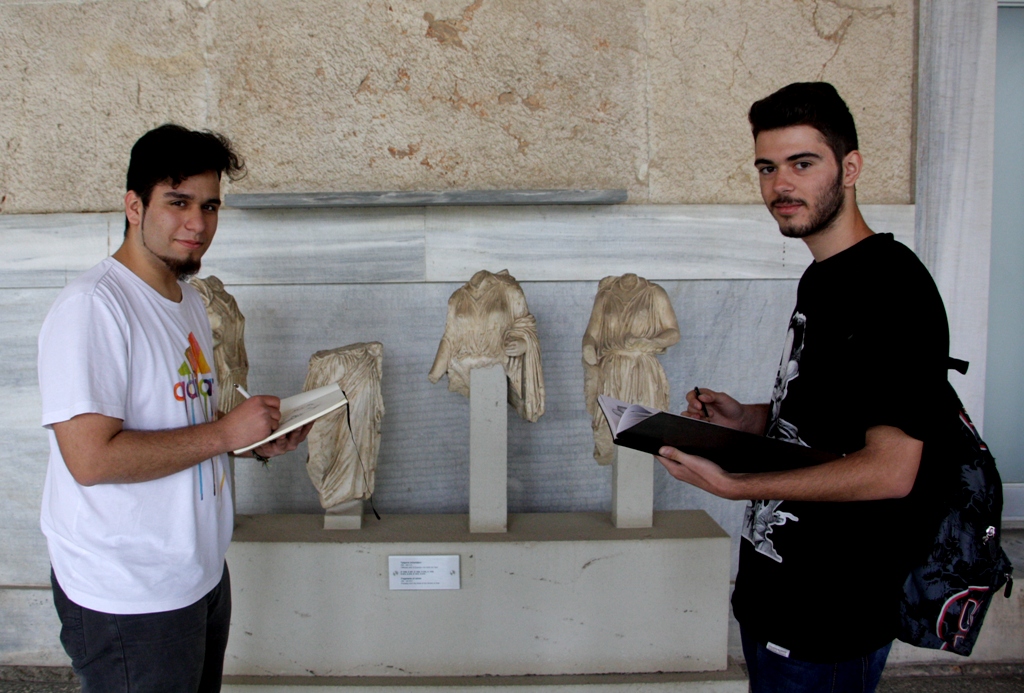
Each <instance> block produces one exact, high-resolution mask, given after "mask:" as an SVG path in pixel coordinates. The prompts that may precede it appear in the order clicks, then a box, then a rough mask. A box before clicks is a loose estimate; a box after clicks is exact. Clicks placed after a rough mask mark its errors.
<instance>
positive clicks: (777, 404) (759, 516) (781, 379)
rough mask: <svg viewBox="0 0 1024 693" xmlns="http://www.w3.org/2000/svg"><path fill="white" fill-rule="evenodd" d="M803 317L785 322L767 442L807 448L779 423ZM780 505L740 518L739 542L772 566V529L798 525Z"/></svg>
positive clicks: (796, 363) (759, 507) (758, 504)
mask: <svg viewBox="0 0 1024 693" xmlns="http://www.w3.org/2000/svg"><path fill="white" fill-rule="evenodd" d="M806 326H807V316H805V315H804V314H803V313H799V312H794V313H793V317H792V318H790V320H789V331H788V332H787V333H786V345H785V347H784V348H783V350H782V361H781V362H780V363H779V372H778V375H776V376H775V387H774V388H773V389H772V404H771V410H770V412H769V414H768V431H767V433H766V435H767V436H768V437H769V438H778V439H779V440H785V441H787V442H790V443H796V444H797V445H803V446H807V443H806V442H804V441H803V440H802V439H801V438H800V432H799V430H797V427H796V426H794V425H793V424H791V423H790V422H788V421H786V420H785V419H783V418H782V417H781V416H780V415H779V414H780V412H781V411H782V400H784V399H786V394H787V393H788V392H789V384H790V383H791V382H793V381H794V380H796V378H797V377H798V376H799V375H800V356H801V354H802V353H803V350H804V328H805V327H806ZM780 505H782V501H779V500H760V501H751V502H750V505H748V506H747V510H746V512H745V513H744V515H743V534H742V536H743V538H744V539H746V540H747V541H749V542H750V543H751V544H753V546H754V550H755V551H757V552H758V553H760V554H763V555H765V556H767V557H768V558H770V559H772V560H773V561H775V562H776V563H782V556H780V555H779V552H778V551H776V550H775V544H774V542H772V538H771V534H772V532H773V531H774V528H775V527H778V526H781V525H784V524H786V523H787V522H799V521H800V518H798V517H797V516H796V515H794V514H792V513H787V512H783V511H781V510H779V506H780Z"/></svg>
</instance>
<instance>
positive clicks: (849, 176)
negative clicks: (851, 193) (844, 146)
mask: <svg viewBox="0 0 1024 693" xmlns="http://www.w3.org/2000/svg"><path fill="white" fill-rule="evenodd" d="M863 166H864V159H863V157H861V155H860V152H859V151H858V150H856V149H854V150H853V151H852V152H849V153H848V154H847V155H846V156H844V157H843V185H844V186H845V187H847V188H852V187H853V186H854V185H856V184H857V179H858V178H860V172H861V170H862V168H863Z"/></svg>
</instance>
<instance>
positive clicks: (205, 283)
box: [189, 276, 249, 414]
mask: <svg viewBox="0 0 1024 693" xmlns="http://www.w3.org/2000/svg"><path fill="white" fill-rule="evenodd" d="M189 283H190V284H191V285H192V286H193V287H195V289H196V291H198V292H199V295H200V296H202V298H203V304H204V305H205V306H206V315H207V316H208V317H209V318H210V328H211V329H212V330H213V362H214V368H215V369H216V371H217V409H218V410H220V411H221V412H222V413H224V414H227V413H228V412H229V411H231V410H232V409H234V408H235V407H237V406H238V405H239V404H241V403H242V401H243V400H244V399H245V397H243V396H242V395H241V393H239V392H238V390H236V389H235V385H241V386H242V388H243V389H244V388H246V387H248V383H247V382H246V379H247V378H248V376H249V357H248V356H247V355H246V353H245V316H244V315H242V311H240V310H239V309H238V303H236V302H235V297H234V296H232V295H231V294H229V293H228V292H227V291H225V290H224V283H223V282H222V281H221V280H220V279H218V278H217V277H214V276H209V277H207V278H206V279H199V278H198V277H193V278H192V279H191V280H190V281H189Z"/></svg>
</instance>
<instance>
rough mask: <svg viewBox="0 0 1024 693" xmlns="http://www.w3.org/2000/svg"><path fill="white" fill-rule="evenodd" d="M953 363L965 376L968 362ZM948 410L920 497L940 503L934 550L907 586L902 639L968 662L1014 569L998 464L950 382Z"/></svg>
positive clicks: (931, 535) (929, 448) (931, 448)
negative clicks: (1003, 527) (1005, 543)
mask: <svg viewBox="0 0 1024 693" xmlns="http://www.w3.org/2000/svg"><path fill="white" fill-rule="evenodd" d="M950 363H951V366H950V367H951V368H955V369H956V370H959V371H960V372H961V373H966V372H967V363H966V362H965V361H957V360H954V359H950ZM943 412H944V413H943V420H942V421H941V422H940V425H939V426H937V433H936V437H935V439H934V440H932V441H926V442H925V452H924V453H923V457H922V464H924V463H925V462H926V461H927V463H928V464H929V466H930V467H931V469H932V474H933V477H932V479H931V483H930V484H928V485H927V490H925V491H924V493H923V494H922V496H923V497H924V498H927V502H928V503H929V504H930V505H931V504H936V503H938V505H932V506H931V507H932V509H933V510H934V512H933V513H930V517H931V518H932V519H931V521H930V522H929V526H928V527H926V528H925V531H927V535H926V536H927V537H928V539H927V541H929V542H930V543H931V550H930V552H929V553H928V555H927V556H926V557H924V559H923V560H921V561H920V562H919V563H917V564H916V566H915V567H914V568H913V569H912V570H911V571H910V575H908V576H907V580H906V582H905V583H904V585H903V597H902V599H901V601H900V619H899V632H898V634H897V637H898V638H899V639H900V640H902V641H903V642H906V643H910V644H911V645H916V646H917V647H928V648H932V649H936V650H947V651H949V652H956V653H957V654H961V655H964V656H967V655H970V654H971V650H973V649H974V643H975V641H977V639H978V634H979V633H980V632H981V625H982V621H983V620H984V618H985V612H986V611H988V607H989V603H990V602H991V601H992V598H993V597H994V596H995V595H996V593H997V592H998V591H999V589H1000V588H1001V587H1003V585H1006V589H1005V592H1004V596H1006V597H1009V596H1010V590H1011V589H1012V588H1013V566H1012V565H1011V563H1010V559H1009V558H1007V556H1006V552H1004V551H1003V549H1002V547H1000V545H999V539H1000V518H1001V516H1002V512H1003V484H1002V481H1001V480H1000V478H999V472H998V471H997V470H996V464H995V459H994V458H993V457H992V453H990V452H989V449H988V446H987V445H985V442H984V441H983V440H982V439H981V437H980V436H979V435H978V431H977V429H975V428H974V424H973V423H971V419H970V417H969V416H968V415H967V412H966V411H965V410H964V406H963V403H962V402H961V401H960V398H959V397H958V396H957V394H956V391H955V390H954V389H953V386H952V385H950V384H949V383H946V391H945V393H944V402H943ZM922 469H924V467H922Z"/></svg>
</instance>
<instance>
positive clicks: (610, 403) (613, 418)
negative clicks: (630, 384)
mask: <svg viewBox="0 0 1024 693" xmlns="http://www.w3.org/2000/svg"><path fill="white" fill-rule="evenodd" d="M597 403H598V405H599V406H600V407H601V411H603V412H604V418H606V419H608V423H609V424H610V425H611V429H612V430H613V431H615V435H618V434H619V433H621V432H622V431H625V430H626V429H627V428H631V427H633V426H635V425H636V424H638V423H640V422H641V421H643V420H644V419H647V418H650V417H652V416H654V415H655V414H657V413H658V410H657V409H648V408H647V407H645V406H643V405H640V404H628V403H626V402H623V401H622V400H619V399H615V398H614V397H609V396H608V395H598V396H597Z"/></svg>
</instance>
